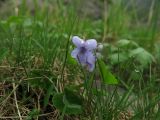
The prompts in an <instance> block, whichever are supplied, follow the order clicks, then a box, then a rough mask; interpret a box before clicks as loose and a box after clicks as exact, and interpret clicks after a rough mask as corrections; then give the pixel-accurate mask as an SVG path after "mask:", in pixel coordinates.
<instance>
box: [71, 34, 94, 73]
mask: <svg viewBox="0 0 160 120" xmlns="http://www.w3.org/2000/svg"><path fill="white" fill-rule="evenodd" d="M72 42H73V44H74V45H75V46H76V47H77V48H75V49H74V50H73V51H72V53H71V55H72V57H73V58H75V59H76V60H77V61H78V62H79V63H80V64H81V65H82V66H83V67H86V68H87V70H88V71H90V72H92V71H93V70H94V68H95V62H96V57H95V55H94V50H95V49H96V48H97V41H96V40H95V39H89V40H86V41H85V40H83V39H81V38H79V37H78V36H73V38H72Z"/></svg>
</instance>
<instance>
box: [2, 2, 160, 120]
mask: <svg viewBox="0 0 160 120" xmlns="http://www.w3.org/2000/svg"><path fill="white" fill-rule="evenodd" d="M154 1H155V6H154V7H153V9H150V14H151V13H153V14H152V15H151V16H150V18H149V19H150V20H148V21H150V22H147V23H143V22H142V21H140V20H139V18H138V15H137V13H136V12H135V10H131V11H128V10H127V9H126V7H125V6H124V4H122V1H120V2H117V3H114V2H113V3H112V2H111V3H109V6H110V7H109V8H108V7H106V6H105V5H106V4H107V1H105V0H104V1H101V2H102V6H103V9H102V11H101V12H103V16H102V17H101V18H99V19H98V20H97V19H93V18H90V17H88V16H86V15H84V14H83V13H80V12H79V11H78V8H77V7H78V6H79V4H80V3H81V1H78V0H77V1H74V2H71V3H70V4H69V5H64V1H63V0H61V1H48V0H45V1H44V3H43V5H42V6H41V7H40V6H39V3H38V1H37V0H34V2H33V6H34V10H33V11H32V10H31V9H30V8H29V7H28V6H27V3H26V1H25V0H23V2H22V4H21V5H20V6H15V5H16V2H15V3H14V5H13V7H17V9H18V10H19V11H18V14H17V13H15V12H13V11H10V10H8V11H7V12H6V13H7V14H2V15H1V14H0V15H1V16H0V17H1V19H0V42H1V44H0V106H1V107H0V119H6V120H7V119H20V120H23V119H24V120H25V119H27V120H31V119H37V120H38V119H47V120H53V119H54V120H56V119H57V120H59V119H60V120H63V119H67V120H76V119H78V120H112V119H114V120H122V119H123V120H159V119H160V105H159V104H160V103H159V101H160V89H159V85H160V83H159V82H160V75H159V71H160V67H159V65H160V49H159V45H160V42H159V35H160V31H159V28H158V17H159V15H158V13H159V5H160V3H159V1H158V0H154ZM6 4H7V3H6ZM51 6H53V7H51ZM80 7H82V6H80ZM107 9H109V11H108V12H106V11H107ZM3 10H4V9H3ZM0 11H1V10H0ZM142 18H143V17H142ZM74 35H78V36H80V37H81V38H85V39H90V38H95V39H96V40H97V41H98V42H100V43H102V44H103V45H104V49H103V50H102V55H103V59H101V60H98V61H97V64H96V69H95V70H94V72H93V73H89V72H87V71H86V70H84V69H83V68H82V67H81V66H80V65H78V64H77V62H76V61H75V60H74V59H73V58H72V57H71V55H70V53H71V51H72V50H73V49H74V45H73V44H72V42H71V38H72V36H74ZM155 46H156V47H155ZM117 80H118V84H117Z"/></svg>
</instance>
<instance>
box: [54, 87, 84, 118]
mask: <svg viewBox="0 0 160 120" xmlns="http://www.w3.org/2000/svg"><path fill="white" fill-rule="evenodd" d="M52 102H53V105H54V106H55V107H56V108H57V109H59V110H60V112H65V114H74V115H76V114H81V113H82V112H83V109H82V100H81V99H80V97H79V96H78V95H77V93H76V92H75V91H73V90H71V89H68V88H65V90H64V93H57V94H56V95H55V96H54V97H53V99H52ZM64 110H65V111H64Z"/></svg>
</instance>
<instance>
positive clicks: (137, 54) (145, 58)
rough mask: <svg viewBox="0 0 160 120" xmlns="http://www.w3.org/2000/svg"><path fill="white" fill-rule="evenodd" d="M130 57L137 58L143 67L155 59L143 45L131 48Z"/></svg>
mask: <svg viewBox="0 0 160 120" xmlns="http://www.w3.org/2000/svg"><path fill="white" fill-rule="evenodd" d="M130 57H133V58H135V59H136V60H137V61H138V62H139V63H140V64H141V65H142V66H143V67H146V66H147V65H148V64H149V63H152V62H153V61H155V60H154V57H153V56H152V54H151V53H149V52H148V51H146V50H145V49H143V48H141V47H139V48H136V49H134V50H131V51H130Z"/></svg>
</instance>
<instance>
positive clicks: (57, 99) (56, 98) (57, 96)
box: [52, 93, 65, 112]
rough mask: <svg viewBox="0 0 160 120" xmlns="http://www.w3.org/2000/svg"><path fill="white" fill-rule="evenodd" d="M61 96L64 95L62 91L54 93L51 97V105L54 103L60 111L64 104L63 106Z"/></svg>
mask: <svg viewBox="0 0 160 120" xmlns="http://www.w3.org/2000/svg"><path fill="white" fill-rule="evenodd" d="M63 96H64V94H63V93H57V94H55V95H54V97H53V98H52V102H53V105H54V106H55V107H56V108H57V109H59V110H60V111H61V112H62V111H63V109H64V106H65V104H64V103H63Z"/></svg>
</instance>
